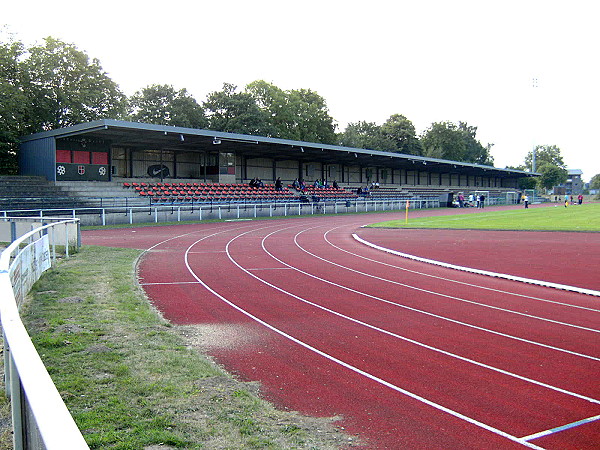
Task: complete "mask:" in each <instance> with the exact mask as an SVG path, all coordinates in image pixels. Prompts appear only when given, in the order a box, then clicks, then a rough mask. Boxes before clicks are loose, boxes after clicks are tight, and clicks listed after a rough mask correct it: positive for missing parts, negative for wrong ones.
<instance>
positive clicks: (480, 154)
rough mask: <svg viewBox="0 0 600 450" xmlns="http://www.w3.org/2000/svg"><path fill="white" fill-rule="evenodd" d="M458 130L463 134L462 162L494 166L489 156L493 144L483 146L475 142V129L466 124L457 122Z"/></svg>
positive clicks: (492, 159)
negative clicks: (463, 149) (463, 150)
mask: <svg viewBox="0 0 600 450" xmlns="http://www.w3.org/2000/svg"><path fill="white" fill-rule="evenodd" d="M458 128H459V129H460V130H461V131H462V132H463V133H464V139H465V147H466V148H465V155H464V157H463V158H464V159H463V161H465V162H471V163H475V164H482V165H486V166H493V165H494V158H493V157H492V155H491V149H492V145H493V144H487V146H485V147H484V146H483V145H482V144H481V142H479V141H478V140H477V136H476V135H477V127H473V126H469V125H467V123H466V122H459V123H458Z"/></svg>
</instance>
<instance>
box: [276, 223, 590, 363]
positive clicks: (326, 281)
mask: <svg viewBox="0 0 600 450" xmlns="http://www.w3.org/2000/svg"><path fill="white" fill-rule="evenodd" d="M314 228H317V227H314ZM305 231H307V230H303V231H301V232H300V233H298V234H301V233H304V232H305ZM298 234H297V235H296V236H298ZM296 246H297V247H298V248H299V249H300V250H302V251H303V252H305V253H308V254H309V255H312V254H311V253H310V252H308V251H307V250H306V249H304V248H303V247H301V246H300V245H299V244H298V243H297V242H296ZM265 251H266V250H265ZM272 257H273V258H274V259H275V260H277V261H279V262H280V263H281V264H285V265H287V266H289V267H290V268H291V269H293V270H295V271H297V272H299V273H302V274H304V275H306V276H308V277H311V278H314V279H315V280H319V281H321V282H323V283H327V284H331V285H332V286H336V287H338V288H340V289H344V290H347V291H349V292H352V293H354V294H359V295H362V296H364V297H367V298H371V299H373V300H377V301H380V302H382V303H386V304H389V305H391V306H395V307H398V308H403V309H407V310H409V311H413V312H416V313H420V314H424V315H427V316H430V317H435V318H436V319H441V320H445V321H448V322H451V323H455V324H457V325H462V326H465V327H469V328H472V329H475V330H479V331H483V332H486V333H490V334H494V335H496V336H502V337H505V338H508V339H514V340H516V341H519V342H524V343H527V344H531V345H535V346H539V347H542V348H547V349H550V350H554V351H558V352H561V353H567V354H569V355H573V356H577V357H581V358H586V359H590V360H592V361H600V358H598V357H595V356H591V355H586V354H584V353H578V352H574V351H572V350H567V349H564V348H560V347H555V346H553V345H549V344H544V343H542V342H537V341H532V340H530V339H525V338H521V337H518V336H513V335H511V334H506V333H502V332H500V331H496V330H492V329H489V328H484V327H480V326H477V325H473V324H470V323H467V322H461V321H460V320H456V319H451V318H449V317H445V316H440V315H438V314H434V313H432V312H429V311H425V310H422V309H417V308H413V307H411V306H407V305H403V304H401V303H396V302H393V301H391V300H386V299H384V298H381V297H377V296H375V295H371V294H367V293H366V292H362V291H358V290H356V289H352V288H350V287H347V286H343V285H341V284H338V283H335V282H333V281H331V280H326V279H324V278H321V277H318V276H316V275H313V274H311V273H309V272H305V271H303V270H301V269H299V268H297V267H294V266H292V265H290V264H287V263H286V262H285V261H282V260H280V259H278V258H276V257H275V256H272ZM340 267H343V268H346V267H345V266H340Z"/></svg>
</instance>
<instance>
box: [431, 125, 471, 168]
mask: <svg viewBox="0 0 600 450" xmlns="http://www.w3.org/2000/svg"><path fill="white" fill-rule="evenodd" d="M421 145H422V146H423V151H424V155H425V156H427V157H430V158H439V159H449V160H452V161H462V160H463V157H464V155H465V153H466V144H465V140H464V136H463V133H462V132H461V131H460V129H459V128H458V126H457V125H456V124H454V123H452V122H435V123H433V124H431V126H430V127H429V128H428V129H427V130H425V132H424V133H423V135H422V136H421Z"/></svg>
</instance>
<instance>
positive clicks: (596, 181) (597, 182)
mask: <svg viewBox="0 0 600 450" xmlns="http://www.w3.org/2000/svg"><path fill="white" fill-rule="evenodd" d="M590 189H600V173H599V174H596V175H594V176H593V177H592V179H591V180H590Z"/></svg>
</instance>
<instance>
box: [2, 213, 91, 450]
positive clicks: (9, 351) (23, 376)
mask: <svg viewBox="0 0 600 450" xmlns="http://www.w3.org/2000/svg"><path fill="white" fill-rule="evenodd" d="M50 222H52V223H50ZM23 223H26V225H25V226H26V227H28V228H30V229H31V228H33V229H32V231H28V232H25V233H24V234H23V235H22V236H20V237H16V236H18V235H20V234H21V233H20V232H19V231H18V227H17V225H15V224H20V225H21V226H22V224H23ZM0 235H2V236H4V237H5V236H7V235H10V236H11V238H14V239H10V240H12V241H13V242H12V243H11V244H10V245H9V246H8V247H7V248H6V249H5V250H4V251H3V252H2V254H1V255H0V321H1V324H2V333H3V337H4V378H5V387H6V395H7V396H8V397H9V399H10V402H11V412H12V424H13V445H14V448H15V449H48V450H55V449H56V450H63V449H87V448H88V446H87V444H86V442H85V440H84V439H83V436H82V434H81V432H80V431H79V429H78V428H77V426H76V424H75V421H74V420H73V418H72V417H71V414H70V413H69V411H68V410H67V407H66V406H65V404H64V402H63V400H62V398H61V396H60V394H59V392H58V390H57V389H56V386H55V385H54V383H53V382H52V379H51V378H50V375H49V374H48V371H47V370H46V368H45V367H44V364H43V363H42V360H41V359H40V356H39V355H38V353H37V351H36V349H35V347H34V346H33V343H32V342H31V339H30V338H29V335H28V334H27V331H26V329H25V326H24V325H23V322H22V321H21V317H20V315H19V309H20V307H21V305H22V304H23V301H24V299H25V296H26V295H27V293H28V292H29V289H30V288H31V286H32V285H33V284H34V283H35V282H36V281H37V280H38V279H39V278H40V276H41V275H42V273H43V272H44V271H45V270H47V269H49V268H51V266H52V264H53V263H54V262H55V261H56V258H57V254H63V255H64V256H66V257H68V256H69V253H70V251H73V250H74V249H76V248H77V247H78V246H79V245H80V234H79V220H78V219H68V220H64V219H52V218H43V219H41V220H40V218H33V219H25V218H22V217H19V218H10V217H4V218H3V219H0ZM4 237H3V238H2V239H4Z"/></svg>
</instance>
